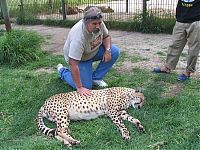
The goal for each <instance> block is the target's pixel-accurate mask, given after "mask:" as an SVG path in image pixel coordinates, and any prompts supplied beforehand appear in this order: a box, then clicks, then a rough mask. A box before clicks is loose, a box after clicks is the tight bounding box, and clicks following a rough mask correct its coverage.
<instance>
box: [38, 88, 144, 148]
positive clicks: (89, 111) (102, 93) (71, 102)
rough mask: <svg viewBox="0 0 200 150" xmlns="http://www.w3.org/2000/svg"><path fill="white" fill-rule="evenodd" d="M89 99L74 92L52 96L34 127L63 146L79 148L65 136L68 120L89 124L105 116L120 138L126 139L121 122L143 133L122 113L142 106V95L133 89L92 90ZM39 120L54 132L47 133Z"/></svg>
mask: <svg viewBox="0 0 200 150" xmlns="http://www.w3.org/2000/svg"><path fill="white" fill-rule="evenodd" d="M92 92H93V95H92V96H81V95H80V94H79V93H77V92H76V91H74V92H69V93H61V94H56V95H54V96H52V97H50V98H49V99H47V100H46V101H45V104H44V105H43V106H42V107H41V108H40V111H39V113H38V127H39V129H40V130H41V131H42V132H43V133H44V134H46V135H48V136H51V137H56V138H57V139H59V140H61V141H64V144H66V145H67V146H72V145H76V144H80V141H78V140H75V139H73V138H72V137H71V136H70V135H69V132H68V126H69V123H70V120H82V119H85V120H89V119H94V118H97V117H98V116H100V115H104V114H106V115H108V116H109V117H110V119H111V120H112V122H113V123H114V124H115V125H116V126H117V127H118V129H119V131H120V132H121V134H122V137H123V138H124V139H126V140H128V139H130V135H129V131H128V129H127V128H126V127H125V125H124V123H123V120H128V121H130V122H131V123H133V124H134V125H135V126H137V127H138V128H139V130H141V131H144V128H143V126H142V125H141V123H140V121H139V120H138V119H135V118H133V117H132V116H130V115H129V114H127V112H126V111H125V109H127V108H128V107H129V106H133V107H134V108H140V107H142V106H143V103H144V95H143V94H142V93H140V92H138V91H136V90H134V89H131V88H125V87H113V88H106V89H101V90H93V91H92ZM43 117H46V118H48V119H49V120H51V121H53V122H55V123H56V125H57V128H55V129H50V128H48V127H46V126H45V124H44V122H43Z"/></svg>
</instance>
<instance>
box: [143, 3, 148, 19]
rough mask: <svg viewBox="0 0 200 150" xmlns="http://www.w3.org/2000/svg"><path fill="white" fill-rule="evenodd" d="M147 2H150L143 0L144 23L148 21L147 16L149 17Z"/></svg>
mask: <svg viewBox="0 0 200 150" xmlns="http://www.w3.org/2000/svg"><path fill="white" fill-rule="evenodd" d="M147 1H148V0H143V14H142V16H143V21H145V20H146V16H147Z"/></svg>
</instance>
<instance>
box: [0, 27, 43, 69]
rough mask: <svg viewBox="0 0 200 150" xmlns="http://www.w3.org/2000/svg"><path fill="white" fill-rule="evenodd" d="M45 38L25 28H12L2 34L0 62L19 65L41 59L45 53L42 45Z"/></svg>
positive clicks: (13, 65)
mask: <svg viewBox="0 0 200 150" xmlns="http://www.w3.org/2000/svg"><path fill="white" fill-rule="evenodd" d="M42 41H43V38H42V37H41V36H39V35H38V34H36V33H34V32H30V31H25V30H12V31H11V32H6V33H4V35H3V36H0V64H7V65H10V66H12V67H17V66H20V65H22V64H25V63H27V62H29V61H35V60H39V58H40V56H42V55H43V54H44V53H43V52H42V51H41V49H40V46H41V43H42Z"/></svg>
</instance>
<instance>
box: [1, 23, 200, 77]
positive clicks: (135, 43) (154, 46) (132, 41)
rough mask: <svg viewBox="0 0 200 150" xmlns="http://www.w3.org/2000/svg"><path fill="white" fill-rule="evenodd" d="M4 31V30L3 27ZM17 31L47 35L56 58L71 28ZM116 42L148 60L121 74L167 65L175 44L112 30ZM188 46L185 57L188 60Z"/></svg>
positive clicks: (126, 67) (128, 66) (161, 38)
mask: <svg viewBox="0 0 200 150" xmlns="http://www.w3.org/2000/svg"><path fill="white" fill-rule="evenodd" d="M0 27H1V28H3V26H0ZM12 27H13V28H18V29H27V30H32V31H36V32H38V33H39V34H41V35H44V36H45V37H46V39H47V43H45V44H44V45H43V49H44V50H46V51H49V52H51V53H53V54H55V55H62V54H63V45H64V42H65V40H66V37H67V34H68V32H69V30H70V29H69V28H61V27H49V26H44V25H35V26H27V25H26V26H24V25H23V26H21V25H20V26H19V25H16V24H13V25H12ZM110 35H111V36H112V42H113V43H114V44H116V45H118V46H119V47H120V49H121V51H125V52H126V53H127V54H128V55H134V56H139V57H140V58H144V59H143V61H140V62H137V63H133V62H131V61H129V60H126V61H124V63H123V66H122V67H121V68H120V70H119V71H121V72H124V71H130V70H131V69H132V68H134V67H139V68H142V69H148V70H152V69H153V68H154V67H156V66H161V65H162V64H163V63H164V60H165V56H166V52H167V48H168V45H169V43H170V41H171V35H170V34H143V33H138V32H126V31H115V30H110ZM187 49H188V48H187V46H186V47H185V49H184V51H183V53H184V54H185V56H187ZM185 59H186V58H184V57H182V58H181V59H180V61H179V63H178V65H177V68H176V70H175V71H176V72H178V73H180V72H182V71H183V70H184V68H185V66H186V61H185ZM199 74H200V59H199V61H198V63H197V72H196V73H195V74H194V77H200V75H199Z"/></svg>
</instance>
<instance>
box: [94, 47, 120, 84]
mask: <svg viewBox="0 0 200 150" xmlns="http://www.w3.org/2000/svg"><path fill="white" fill-rule="evenodd" d="M104 52H105V48H104V47H103V45H101V46H100V47H99V51H98V53H97V54H96V56H95V57H94V58H93V59H92V61H98V60H100V63H99V65H98V66H97V68H96V70H95V71H94V72H93V75H92V79H93V80H102V79H103V77H104V76H105V75H106V74H107V73H108V71H109V70H110V68H111V67H112V66H113V64H114V63H115V62H116V60H117V58H118V57H119V54H120V50H119V48H118V47H117V46H116V45H112V46H111V56H112V58H111V60H110V61H109V62H107V63H105V62H104V61H102V59H103V55H104Z"/></svg>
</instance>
